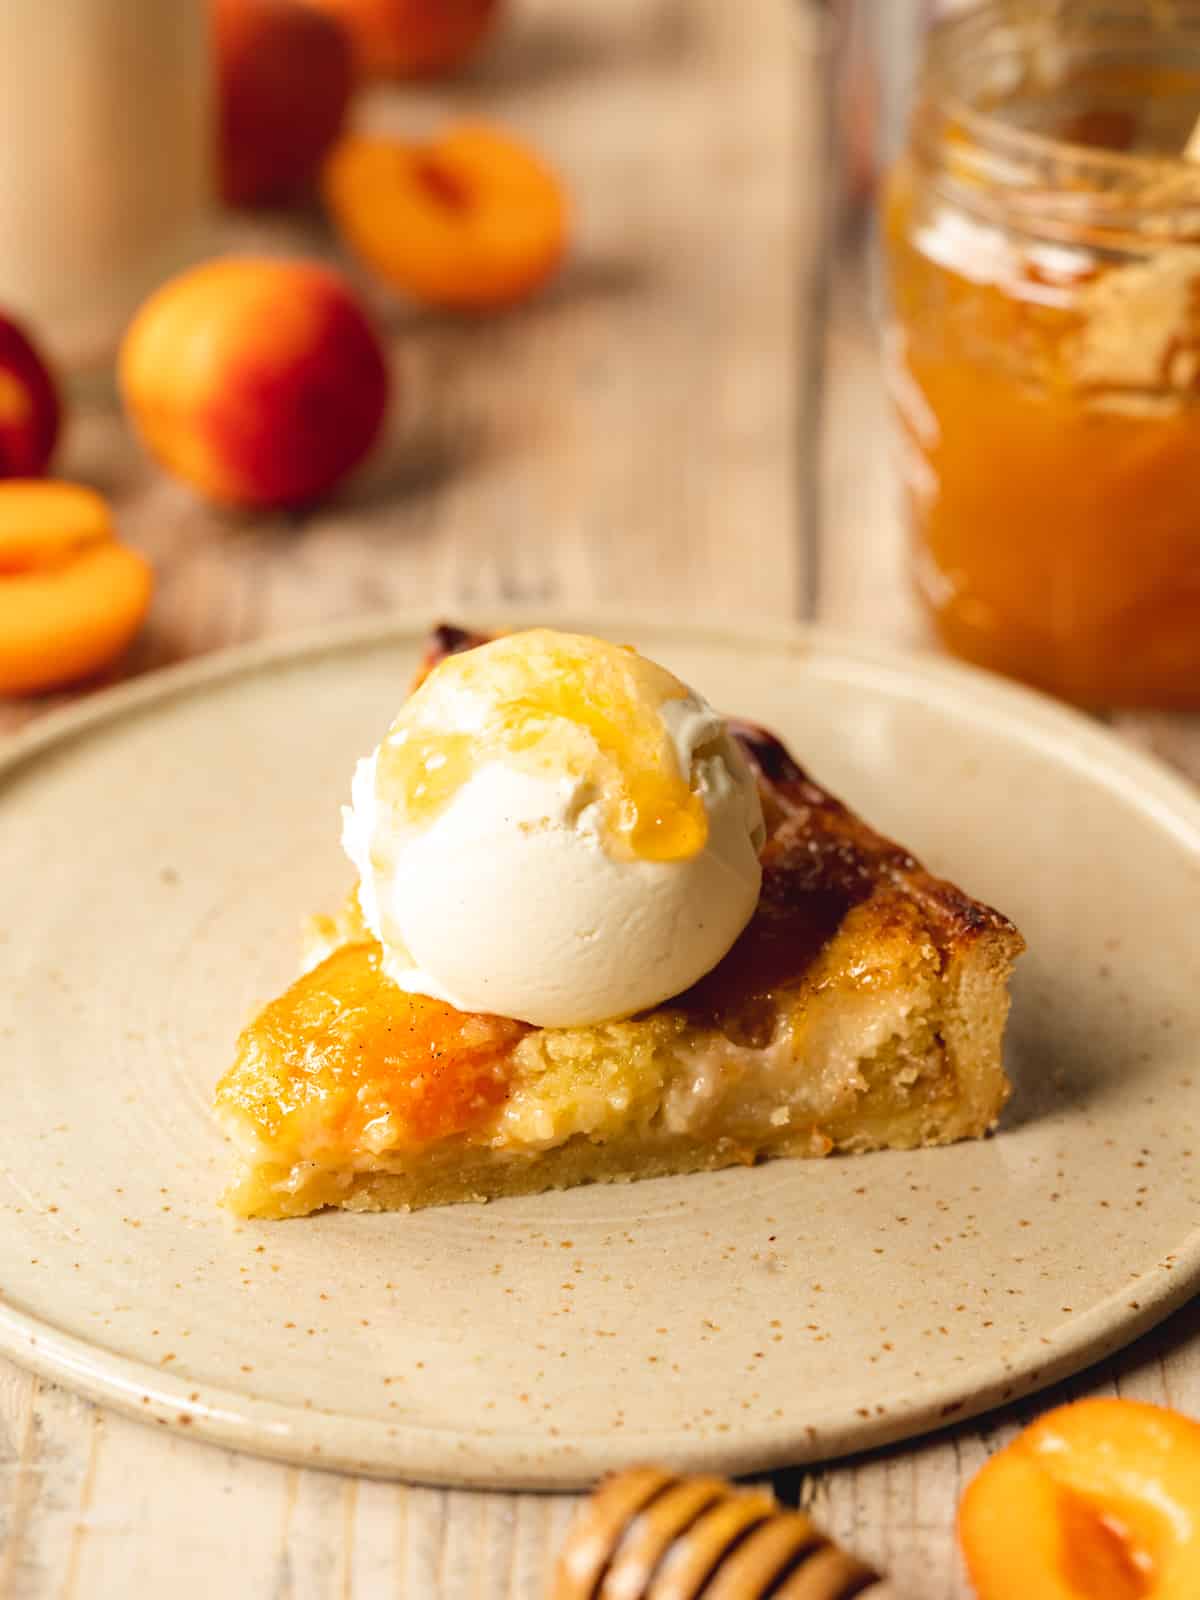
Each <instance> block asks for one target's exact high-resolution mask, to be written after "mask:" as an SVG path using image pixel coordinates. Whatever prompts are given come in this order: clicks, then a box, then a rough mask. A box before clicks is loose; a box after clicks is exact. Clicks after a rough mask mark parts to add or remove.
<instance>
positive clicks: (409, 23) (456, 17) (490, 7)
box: [307, 0, 499, 78]
mask: <svg viewBox="0 0 1200 1600" xmlns="http://www.w3.org/2000/svg"><path fill="white" fill-rule="evenodd" d="M307 3H308V4H309V5H313V6H318V7H319V8H320V9H321V10H322V11H327V12H329V13H331V14H332V15H333V16H336V17H337V18H338V19H339V20H340V21H342V22H344V23H345V25H346V27H347V29H348V30H349V33H350V37H351V39H352V40H353V43H354V51H355V55H356V57H357V59H358V64H359V66H360V68H361V69H362V70H363V71H364V72H367V73H371V74H373V75H376V76H384V77H404V78H420V77H432V76H436V75H437V74H438V73H441V72H450V71H453V69H454V68H455V67H459V66H461V65H462V63H463V62H464V61H466V60H467V58H468V57H469V56H471V55H473V54H474V52H475V50H476V49H477V48H478V46H479V44H480V43H481V41H482V40H483V37H484V35H485V34H486V33H487V31H488V29H489V28H490V27H491V24H492V21H493V19H494V17H495V15H496V12H497V11H498V9H499V0H307Z"/></svg>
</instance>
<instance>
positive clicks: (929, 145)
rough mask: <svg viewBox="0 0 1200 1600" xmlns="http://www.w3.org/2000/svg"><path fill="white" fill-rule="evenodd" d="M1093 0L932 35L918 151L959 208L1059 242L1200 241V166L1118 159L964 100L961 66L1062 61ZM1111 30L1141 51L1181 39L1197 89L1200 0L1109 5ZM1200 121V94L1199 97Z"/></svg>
mask: <svg viewBox="0 0 1200 1600" xmlns="http://www.w3.org/2000/svg"><path fill="white" fill-rule="evenodd" d="M1099 9H1101V8H1099V7H1097V5H1096V4H1095V0H1049V3H1047V0H981V3H978V4H976V5H974V6H972V7H970V8H969V9H968V10H967V11H965V12H961V13H951V14H950V15H949V16H947V17H944V18H943V19H942V20H941V21H940V22H937V23H935V24H934V25H933V27H932V28H931V29H930V31H929V37H928V40H927V46H926V53H925V58H924V61H923V64H922V68H921V72H920V75H919V79H918V86H917V100H916V104H915V106H914V111H913V118H912V124H911V132H910V137H911V142H912V145H913V147H914V149H915V150H917V151H918V152H919V153H921V154H922V155H923V156H924V157H925V159H926V160H927V162H928V163H929V164H930V165H931V166H932V167H933V168H934V169H935V170H936V171H937V173H938V178H939V180H940V181H941V183H942V185H943V186H944V187H946V188H947V189H948V190H950V191H952V193H953V198H954V200H955V203H956V204H959V205H965V206H966V207H967V209H969V210H974V211H981V212H984V211H986V212H992V213H995V212H997V211H999V212H1003V213H1004V214H1005V215H1006V216H1008V217H1011V216H1012V215H1013V214H1014V213H1015V214H1016V215H1017V216H1019V217H1021V218H1023V219H1024V220H1025V221H1026V222H1027V223H1028V224H1029V225H1030V226H1037V227H1039V229H1041V230H1042V231H1044V232H1046V233H1047V234H1048V235H1050V236H1061V237H1063V238H1069V239H1071V240H1076V239H1078V238H1079V235H1080V231H1081V230H1083V231H1084V232H1085V233H1087V234H1088V235H1092V236H1095V242H1099V243H1103V242H1104V236H1105V235H1106V234H1108V233H1112V234H1113V235H1115V236H1116V239H1115V241H1114V242H1116V243H1117V244H1119V245H1123V244H1124V243H1126V242H1127V240H1128V236H1129V235H1131V234H1132V235H1135V236H1138V237H1140V238H1142V239H1145V238H1147V237H1152V238H1154V239H1155V240H1162V239H1163V238H1167V239H1180V238H1185V239H1187V240H1188V241H1189V242H1195V241H1197V240H1200V162H1196V161H1190V160H1187V159H1185V157H1184V155H1183V153H1182V151H1181V152H1180V154H1179V155H1178V156H1174V155H1161V154H1144V153H1133V152H1129V151H1122V150H1109V149H1104V148H1101V147H1098V146H1096V145H1089V144H1084V143H1081V142H1075V141H1072V140H1070V139H1066V138H1060V137H1057V136H1055V135H1052V134H1049V133H1044V132H1039V131H1038V130H1036V129H1033V128H1025V127H1020V126H1017V125H1015V124H1014V123H1013V122H1011V121H1009V120H1006V119H1005V118H1004V117H1003V116H1002V115H1000V114H998V113H997V112H996V111H995V110H993V109H988V108H985V107H984V106H981V105H980V104H978V103H976V102H974V101H973V100H972V98H971V97H970V95H969V93H966V92H964V91H963V88H962V84H961V78H962V67H963V64H964V62H970V63H972V64H973V65H975V66H979V65H980V63H981V62H982V61H983V59H984V56H985V55H986V54H987V53H988V52H989V51H990V52H991V53H992V55H993V57H995V56H996V55H997V54H998V53H999V52H1001V51H1004V50H1007V52H1008V53H1009V54H1010V55H1012V56H1013V57H1014V58H1016V59H1020V60H1024V61H1026V62H1030V61H1036V60H1037V59H1038V57H1039V53H1040V55H1041V56H1042V57H1043V58H1044V59H1050V60H1052V59H1053V54H1054V52H1055V50H1056V49H1057V50H1061V48H1062V46H1063V33H1064V31H1065V30H1066V29H1069V28H1071V27H1075V28H1076V29H1078V28H1079V27H1080V25H1081V23H1083V22H1084V21H1085V20H1086V17H1087V15H1088V14H1090V13H1093V12H1096V11H1097V10H1099ZM1102 10H1103V18H1104V21H1105V23H1106V24H1107V25H1108V26H1109V27H1112V26H1114V25H1115V24H1120V25H1121V26H1122V27H1124V28H1125V29H1127V30H1128V32H1129V34H1130V35H1137V36H1140V39H1141V40H1142V42H1143V44H1144V45H1151V44H1154V43H1155V42H1157V43H1158V45H1159V46H1160V47H1161V46H1162V45H1163V44H1165V43H1167V42H1168V41H1169V40H1170V39H1171V38H1172V37H1174V36H1176V25H1177V26H1178V37H1179V38H1180V40H1181V42H1183V43H1185V44H1186V45H1188V46H1189V48H1191V49H1194V51H1195V58H1196V78H1197V85H1198V88H1200V0H1170V4H1169V6H1168V7H1167V8H1165V10H1160V9H1159V8H1158V7H1147V6H1146V5H1145V0H1106V3H1105V4H1104V6H1103V8H1102ZM1197 110H1198V112H1200V94H1198V95H1197Z"/></svg>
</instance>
